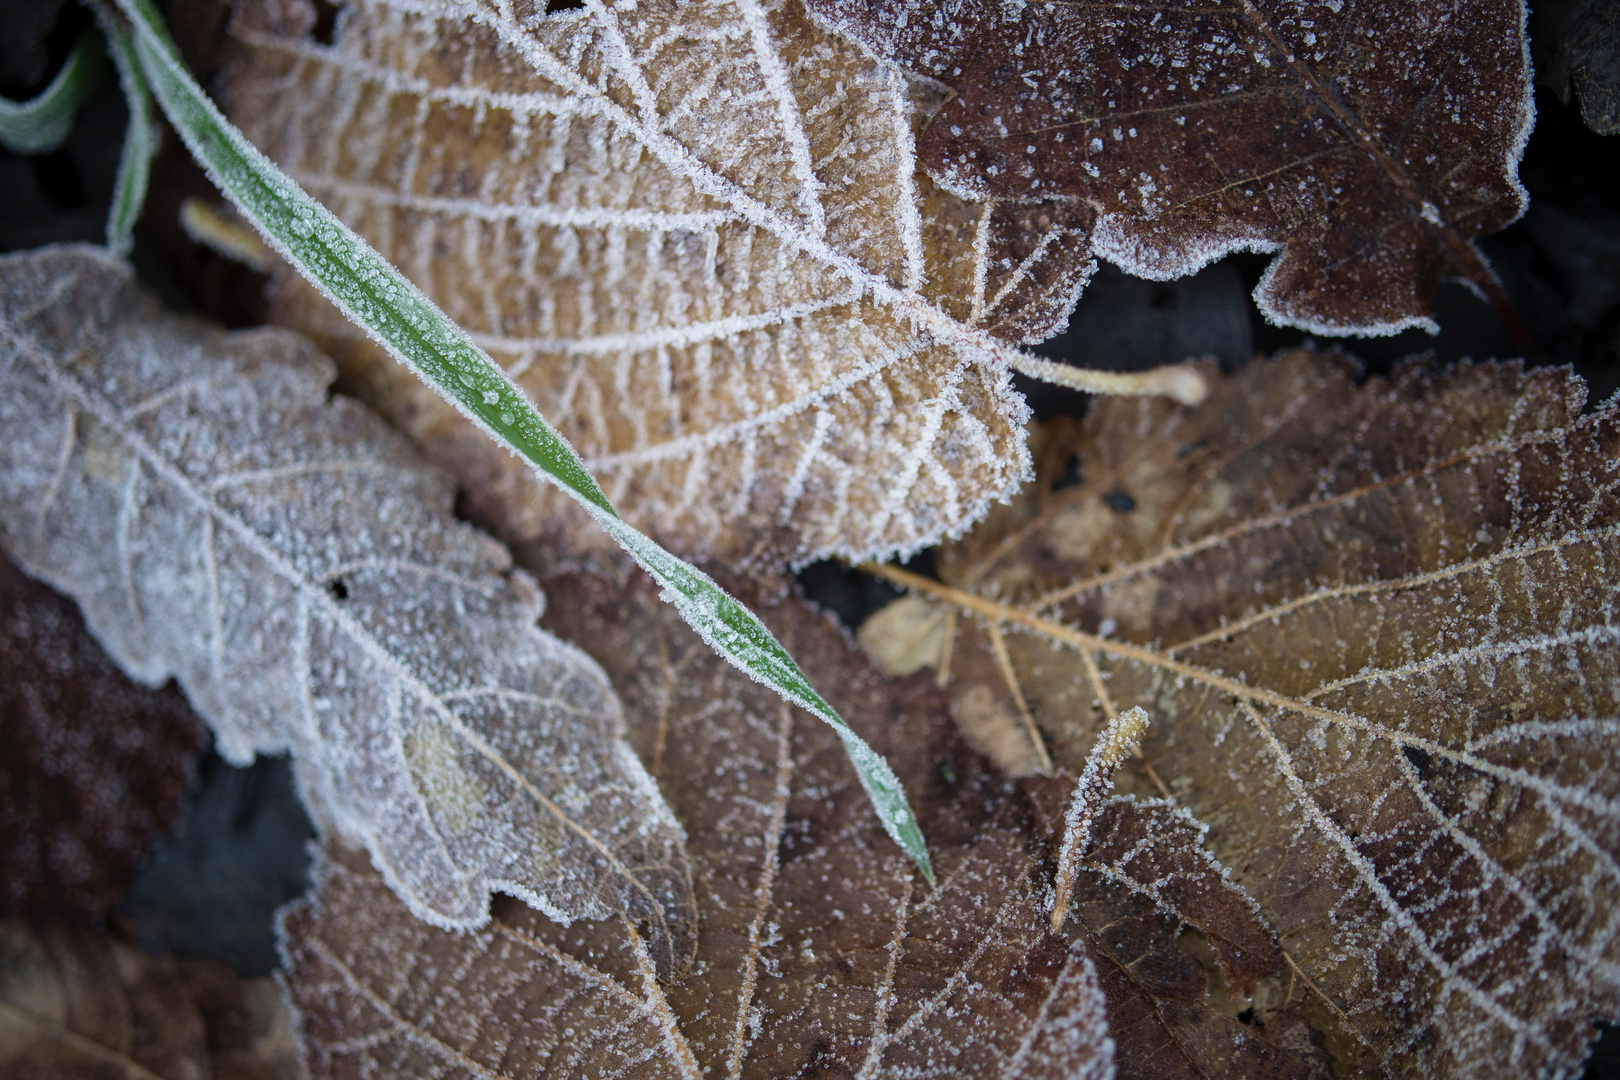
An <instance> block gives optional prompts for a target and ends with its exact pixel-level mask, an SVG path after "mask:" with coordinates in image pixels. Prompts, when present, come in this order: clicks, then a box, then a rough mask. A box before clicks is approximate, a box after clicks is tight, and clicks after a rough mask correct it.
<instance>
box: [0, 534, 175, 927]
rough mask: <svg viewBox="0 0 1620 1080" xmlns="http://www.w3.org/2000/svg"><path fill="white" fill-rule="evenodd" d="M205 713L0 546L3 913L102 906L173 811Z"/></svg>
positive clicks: (101, 912)
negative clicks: (144, 671) (134, 679)
mask: <svg viewBox="0 0 1620 1080" xmlns="http://www.w3.org/2000/svg"><path fill="white" fill-rule="evenodd" d="M203 739H204V733H203V726H202V722H201V721H200V720H199V719H198V718H197V716H196V714H195V713H193V712H192V711H191V710H190V709H189V708H187V706H186V702H185V699H184V698H183V697H181V696H180V694H179V693H178V692H177V691H175V690H174V688H173V687H166V688H164V689H162V690H149V689H147V688H145V687H141V686H136V685H134V684H133V683H131V682H130V681H129V679H128V678H126V677H125V676H124V674H123V673H122V672H120V671H119V670H118V668H117V666H116V665H115V664H114V663H113V662H112V660H111V659H109V658H108V657H107V655H106V654H105V653H103V652H102V651H101V649H100V648H98V647H97V646H96V643H95V640H94V639H93V638H91V636H90V634H89V632H88V631H86V630H85V628H84V621H83V620H82V619H81V618H80V617H79V613H78V611H77V610H76V609H75V608H74V607H73V603H72V601H70V600H68V599H66V598H65V597H62V596H58V595H57V594H55V593H53V592H52V591H51V590H50V589H48V588H46V587H45V586H44V585H41V584H39V583H38V582H36V581H31V580H29V579H28V578H26V577H24V576H23V574H22V572H21V571H20V570H18V569H17V568H16V567H15V566H13V565H12V564H11V561H10V560H9V559H7V558H6V557H5V556H4V554H0V821H4V822H5V823H6V825H5V831H4V833H3V839H0V914H4V915H6V916H15V915H19V914H26V915H49V916H52V917H58V918H59V917H61V916H62V914H63V913H64V912H74V913H77V914H81V915H84V916H88V917H90V918H96V919H99V918H102V917H104V916H105V915H106V914H107V911H108V910H109V909H110V908H111V907H112V905H113V904H114V903H115V902H117V900H118V898H119V897H120V896H122V895H123V894H124V892H125V891H126V890H127V889H128V888H129V885H130V882H131V881H133V880H134V877H135V870H136V867H137V866H138V865H139V864H140V861H141V858H142V856H143V855H144V854H145V852H146V848H147V845H148V844H150V843H151V842H152V841H153V840H155V839H157V838H158V837H159V836H160V835H162V834H163V833H164V832H166V831H167V830H168V829H169V827H170V826H172V825H173V824H174V823H175V821H176V819H177V818H178V817H179V816H180V808H181V803H182V800H183V798H184V796H185V793H186V789H187V788H189V787H190V786H191V783H192V781H193V780H194V779H195V778H196V763H197V756H198V754H199V753H200V752H201V751H202V748H203V745H204V743H203Z"/></svg>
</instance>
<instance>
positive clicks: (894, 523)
mask: <svg viewBox="0 0 1620 1080" xmlns="http://www.w3.org/2000/svg"><path fill="white" fill-rule="evenodd" d="M314 27H315V18H314V11H313V8H311V7H309V6H308V5H305V4H301V3H298V2H286V3H282V2H276V3H271V2H269V0H241V2H240V3H239V4H238V5H237V11H236V14H235V17H234V20H233V30H232V33H233V35H234V39H235V41H236V42H237V43H238V44H239V46H240V50H239V56H238V57H237V59H236V61H235V63H234V64H233V65H232V66H231V67H230V68H228V69H227V71H226V73H225V77H224V80H223V94H224V98H225V101H226V106H227V110H228V112H229V114H230V116H231V117H232V119H233V120H234V121H235V122H236V123H238V124H239V125H240V126H241V127H242V129H243V130H244V131H245V132H246V133H247V134H248V135H249V137H250V138H252V139H253V140H254V142H255V143H256V144H257V145H258V146H259V147H261V148H262V149H263V150H264V151H265V152H266V153H267V154H269V156H270V157H272V158H273V159H275V160H276V162H277V163H278V164H279V165H280V166H281V167H282V168H283V169H285V170H286V171H287V172H288V173H289V174H290V175H291V176H292V177H294V178H295V179H296V180H298V182H299V183H301V184H302V185H304V186H305V187H306V188H307V189H308V190H309V191H310V192H311V193H312V194H314V195H315V196H316V197H318V198H319V199H321V200H322V201H323V202H324V203H325V204H326V205H327V206H329V207H330V208H331V209H332V210H333V211H334V212H335V213H336V214H338V215H339V216H340V217H341V218H343V219H344V221H345V222H346V223H348V224H349V225H351V226H352V227H353V228H354V229H355V230H356V231H357V232H359V233H360V234H361V235H363V236H365V237H366V238H367V240H369V241H370V242H371V243H372V244H373V245H375V246H376V248H377V249H378V250H379V251H380V252H381V253H382V254H383V255H384V256H385V257H387V258H388V259H389V260H390V261H392V262H393V263H394V264H395V265H397V266H398V267H399V268H400V269H401V271H402V272H403V273H405V274H406V275H407V276H408V277H409V278H411V280H412V281H414V282H415V283H416V284H417V285H418V286H420V287H421V288H422V289H423V290H424V291H425V292H426V293H427V294H428V295H429V296H430V297H432V298H433V299H434V301H435V302H436V303H438V304H439V305H440V306H441V307H442V308H443V309H444V310H445V311H446V312H447V313H448V314H449V315H450V316H451V317H452V318H454V319H455V320H456V321H457V322H458V323H459V324H461V325H462V326H463V327H465V328H466V329H467V330H468V331H469V333H471V335H472V337H473V339H474V340H475V341H477V342H478V343H479V344H480V345H482V346H483V347H484V348H485V349H487V350H488V351H489V352H490V354H491V355H492V356H494V357H495V358H496V360H497V361H499V362H500V363H502V364H503V365H504V366H505V367H506V369H507V370H508V371H509V372H511V373H512V374H513V375H514V377H515V378H516V379H517V380H518V382H519V383H520V384H521V385H522V386H523V388H524V389H525V390H526V391H527V392H528V393H529V394H530V395H531V396H532V397H533V399H534V400H535V402H536V404H537V405H538V407H539V408H540V410H541V412H542V413H544V414H545V415H546V416H547V417H549V418H550V419H551V420H552V421H553V422H554V423H555V424H556V425H557V427H558V428H559V430H561V431H562V433H563V434H564V435H565V436H566V437H567V438H568V439H569V440H570V441H571V442H572V444H573V445H574V446H575V447H576V448H578V449H579V451H580V453H581V456H582V457H583V459H584V460H585V462H586V464H587V465H588V466H589V467H590V469H591V470H592V472H593V474H594V475H595V476H596V477H597V478H598V479H599V480H600V481H601V483H602V486H603V489H604V490H605V491H606V493H607V495H608V497H609V498H610V499H611V500H612V501H613V503H614V505H615V506H617V507H618V508H620V510H621V511H622V512H624V513H625V515H626V517H627V518H628V519H629V520H631V521H632V522H633V523H635V524H636V525H637V526H638V527H640V528H643V529H645V530H646V531H648V532H649V533H651V534H653V535H656V536H657V537H659V538H660V539H661V540H663V541H664V542H666V543H668V544H669V545H670V546H672V547H674V548H676V549H678V550H681V551H685V552H687V553H694V554H697V555H706V556H716V557H726V558H729V559H731V560H732V561H733V562H734V563H735V562H736V560H738V559H748V560H752V561H753V562H754V563H755V564H757V565H769V566H772V567H773V568H774V566H775V565H777V564H779V561H780V560H781V559H783V558H789V559H792V560H795V561H806V560H808V559H810V558H812V557H815V556H818V555H824V554H827V553H831V552H842V553H845V554H848V555H853V556H859V555H863V554H869V553H875V552H890V551H894V550H897V549H915V548H918V547H921V546H924V545H926V544H928V543H931V542H933V541H935V540H936V539H938V538H939V537H941V536H944V535H955V534H959V533H960V532H961V530H962V529H963V528H965V527H966V525H967V524H968V523H969V522H971V521H972V520H974V519H975V518H977V517H978V516H980V515H982V514H983V512H984V511H985V509H986V508H987V507H988V506H989V505H990V504H991V502H992V501H993V500H995V499H997V498H999V497H1001V496H1004V495H1006V494H1009V493H1010V492H1011V491H1013V490H1014V489H1015V488H1016V486H1017V485H1018V484H1019V483H1020V482H1021V481H1022V480H1023V479H1024V478H1025V477H1026V475H1027V471H1028V456H1027V454H1026V452H1025V449H1024V431H1023V422H1024V419H1025V417H1026V415H1027V411H1026V408H1025V406H1024V403H1023V401H1022V399H1021V398H1020V397H1019V396H1018V395H1017V394H1016V393H1014V392H1013V390H1012V388H1011V384H1010V381H1009V379H1010V374H1009V369H1010V368H1013V367H1019V366H1023V367H1025V368H1029V367H1030V365H1032V364H1033V365H1037V366H1038V365H1040V364H1041V363H1043V361H1040V360H1038V359H1037V358H1034V357H1030V356H1026V355H1024V354H1022V353H1020V352H1019V351H1018V350H1017V349H1016V348H1015V347H1013V346H1012V345H1009V344H1008V342H1009V341H1013V342H1018V341H1035V340H1040V339H1043V338H1045V337H1047V336H1049V335H1050V334H1051V333H1052V332H1053V331H1054V330H1056V329H1058V328H1060V327H1061V326H1062V325H1063V324H1064V322H1065V320H1066V318H1067V315H1068V312H1069V310H1070V309H1071V308H1072V307H1073V303H1074V300H1075V297H1076V296H1077V294H1078V292H1079V289H1080V287H1081V285H1082V284H1083V282H1084V281H1085V279H1086V278H1087V276H1088V275H1089V274H1090V263H1089V262H1088V261H1087V260H1086V259H1085V258H1082V259H1080V260H1079V261H1076V260H1074V259H1072V258H1069V257H1068V255H1067V254H1065V252H1066V251H1067V250H1068V249H1071V248H1074V247H1075V246H1076V245H1080V244H1081V242H1082V241H1083V239H1084V237H1083V234H1082V232H1081V231H1079V230H1077V228H1076V226H1075V221H1074V217H1075V214H1074V210H1073V208H1072V207H1071V206H1070V205H1068V204H1067V203H1061V202H1054V203H1041V204H1032V205H1023V204H1012V203H1004V202H996V201H982V202H968V201H965V200H963V199H960V198H958V197H956V196H954V195H952V194H950V193H949V192H946V191H944V190H942V189H940V188H939V187H938V186H937V185H935V184H933V183H932V181H930V180H929V179H928V177H927V176H926V175H925V174H922V173H919V172H918V171H917V169H916V168H915V165H914V156H915V155H914V152H913V145H912V142H913V137H914V133H915V131H916V129H917V127H918V126H919V125H920V123H921V121H922V118H923V117H924V116H925V115H926V112H927V111H928V109H930V108H932V107H933V106H934V104H936V103H935V102H934V96H935V95H936V91H935V90H933V89H931V88H929V87H926V86H923V85H921V84H919V83H915V82H913V81H911V80H908V79H907V78H905V77H904V76H902V75H901V74H900V73H899V72H898V71H896V70H894V69H893V68H892V67H889V66H886V65H883V64H879V63H877V62H876V61H873V60H872V59H870V58H868V57H866V56H864V55H862V54H861V53H860V51H859V50H858V49H857V48H856V47H855V45H854V44H852V43H851V42H848V41H846V40H844V39H842V38H840V37H838V36H836V35H833V34H829V33H828V32H826V31H825V30H822V29H820V28H818V27H817V26H816V25H815V24H813V23H812V22H811V21H810V20H809V19H808V18H807V16H806V15H805V13H804V11H803V9H802V7H801V6H800V4H799V3H798V0H786V2H780V3H775V2H773V3H761V2H757V0H704V2H700V3H688V2H682V3H675V2H673V0H654V2H638V3H634V4H631V3H616V4H601V5H592V6H589V7H585V8H580V9H569V10H563V11H558V12H554V13H550V14H548V13H547V10H546V8H545V7H544V6H542V5H541V4H539V3H527V2H525V3H520V4H516V5H513V4H505V3H494V2H488V3H485V2H467V3H455V4H448V5H444V6H442V7H435V8H432V9H431V10H428V9H423V8H421V7H420V6H419V5H415V4H411V3H392V2H388V0H357V2H355V3H352V4H347V5H345V6H344V8H343V11H342V14H341V16H340V17H339V19H338V21H337V23H336V25H335V27H334V29H333V32H332V34H331V35H330V36H331V38H332V41H331V44H322V43H321V42H319V41H317V40H316V39H315V37H314ZM274 317H275V318H276V319H277V320H278V321H282V322H285V323H288V324H290V325H294V326H297V327H299V328H300V329H303V330H305V331H306V332H308V333H310V334H312V335H313V336H314V337H316V339H317V340H319V341H321V342H322V344H323V346H325V347H326V348H327V349H328V350H329V351H331V352H332V353H333V354H334V355H335V356H337V357H338V359H339V362H340V363H341V364H343V365H344V366H345V370H346V372H347V375H346V377H347V378H348V379H349V380H350V382H349V384H348V385H352V386H353V387H355V388H356V392H358V393H360V394H361V396H363V397H365V398H366V399H367V400H370V401H372V402H373V403H375V404H376V405H377V406H378V407H379V408H380V409H381V410H382V411H383V412H385V414H386V415H388V416H389V417H390V418H391V419H393V420H394V421H395V422H396V423H397V424H398V425H399V426H401V427H402V428H403V429H404V430H406V431H408V432H409V433H411V434H412V435H413V436H415V437H416V438H417V439H418V440H419V441H420V442H422V443H423V445H424V446H426V447H427V448H428V450H429V452H430V453H432V454H434V455H436V456H437V457H438V458H439V459H440V460H443V461H446V462H449V463H450V464H451V465H452V466H453V468H454V469H455V471H456V472H457V475H458V477H459V478H460V479H461V480H462V481H463V484H464V486H465V487H466V489H467V491H468V497H469V504H470V506H471V507H472V508H473V510H474V511H475V512H476V513H477V514H478V515H480V517H481V518H483V519H486V520H488V521H490V522H491V523H492V524H493V525H494V527H495V529H496V532H497V534H498V535H500V536H501V537H502V538H503V539H506V540H507V541H508V542H512V543H518V542H527V541H531V540H534V539H536V538H538V537H542V536H547V535H555V534H557V533H558V531H559V530H561V529H562V528H563V523H565V522H569V521H571V520H573V519H572V518H571V517H570V516H569V515H570V513H571V512H570V511H568V510H566V509H564V507H563V503H564V502H565V501H564V500H558V499H556V498H554V497H553V495H552V493H550V492H549V491H548V490H547V489H545V488H542V487H540V486H539V485H537V483H536V482H535V481H534V479H533V478H532V477H530V476H529V475H528V474H527V473H526V472H525V471H524V470H523V469H522V468H521V467H520V466H519V465H518V464H516V463H515V462H513V461H512V460H510V459H509V458H508V457H507V455H505V454H504V453H502V452H500V451H499V450H497V449H496V448H495V447H493V446H490V445H488V444H487V442H486V440H484V439H483V437H482V436H480V435H479V434H478V433H477V432H475V431H474V430H473V429H472V428H471V427H469V426H468V425H466V424H464V423H463V422H461V420H460V419H459V418H458V417H456V416H455V414H454V413H453V411H452V410H451V409H450V408H449V407H448V406H445V405H443V404H442V403H440V402H438V401H436V400H435V399H433V397H432V395H431V394H429V393H428V392H426V391H424V390H423V389H422V388H420V387H419V386H417V385H416V384H415V383H414V381H413V380H412V379H411V377H410V376H408V375H406V374H404V373H402V372H400V371H398V370H396V369H395V368H394V366H393V365H391V364H390V363H389V362H388V361H387V360H386V358H384V357H382V356H381V354H380V353H379V352H377V351H376V350H374V349H369V348H367V347H366V346H365V345H364V344H363V339H362V337H361V335H360V333H359V332H358V331H357V330H355V329H353V328H352V327H349V326H348V325H347V324H346V323H345V322H344V321H343V320H342V319H341V317H339V316H338V315H337V314H336V312H335V310H334V309H332V308H330V307H329V306H328V305H327V304H326V302H325V301H323V300H321V299H320V298H319V297H318V296H317V295H316V294H315V293H314V292H313V290H311V289H309V288H308V287H307V286H304V285H302V284H301V283H300V282H299V281H298V280H297V279H296V278H294V277H292V276H290V275H285V274H284V275H282V276H281V278H280V279H279V292H278V299H277V301H276V311H275V316H274ZM1048 366H1049V367H1050V366H1051V365H1048ZM1097 378H1099V379H1102V380H1104V381H1106V380H1108V379H1109V378H1111V376H1108V375H1104V374H1100V373H1099V374H1098V375H1097ZM1178 385H1179V384H1178ZM581 542H586V543H588V542H589V541H588V540H585V541H581Z"/></svg>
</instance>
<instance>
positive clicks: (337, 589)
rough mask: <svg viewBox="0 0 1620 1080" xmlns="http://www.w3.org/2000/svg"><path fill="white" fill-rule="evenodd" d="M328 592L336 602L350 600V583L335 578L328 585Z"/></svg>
mask: <svg viewBox="0 0 1620 1080" xmlns="http://www.w3.org/2000/svg"><path fill="white" fill-rule="evenodd" d="M326 591H327V592H329V593H331V594H332V599H334V600H347V599H348V598H349V583H348V582H346V581H344V580H343V579H342V578H333V579H332V580H331V581H328V582H327V583H326Z"/></svg>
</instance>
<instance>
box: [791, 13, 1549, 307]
mask: <svg viewBox="0 0 1620 1080" xmlns="http://www.w3.org/2000/svg"><path fill="white" fill-rule="evenodd" d="M806 3H807V5H808V6H809V8H810V10H811V11H812V12H814V13H816V14H817V15H818V16H820V17H823V18H825V19H826V20H827V21H828V22H829V23H831V24H832V25H834V26H836V27H838V28H839V29H841V30H843V31H844V32H846V33H848V34H850V35H851V36H852V37H854V38H855V39H857V40H858V41H860V42H861V43H862V44H863V45H865V46H866V47H867V48H870V49H871V50H873V51H874V53H876V54H877V55H878V56H880V57H883V58H884V59H888V60H892V61H895V62H897V63H899V64H900V65H901V66H903V67H905V68H907V69H909V70H911V71H915V72H917V73H920V74H922V75H925V76H928V77H931V78H935V79H938V80H939V81H940V82H942V83H944V84H945V85H946V86H948V87H950V88H951V89H952V90H953V91H954V92H955V96H953V97H952V98H951V99H950V100H949V101H948V102H947V103H946V104H945V106H944V107H943V108H942V109H941V110H940V111H939V113H938V114H937V115H936V116H934V118H933V120H932V121H931V122H930V123H929V125H928V127H927V129H926V130H924V132H923V133H922V135H921V136H919V138H918V144H917V153H918V157H919V160H920V161H921V162H922V163H923V164H924V166H925V167H927V168H928V169H929V170H930V171H931V172H932V173H933V174H934V175H935V176H937V177H938V178H939V181H940V182H941V183H942V184H943V185H944V186H946V187H947V188H950V189H953V190H957V191H962V192H966V193H971V194H973V195H976V196H978V197H981V198H999V199H1053V198H1067V199H1072V200H1075V201H1076V203H1077V204H1078V205H1079V206H1082V207H1084V208H1085V212H1084V213H1082V214H1080V215H1078V216H1077V217H1076V218H1075V219H1074V225H1073V227H1074V228H1075V230H1076V234H1077V235H1081V234H1083V233H1089V234H1090V237H1091V243H1090V251H1092V252H1095V253H1096V254H1098V255H1100V256H1101V257H1103V258H1105V259H1107V260H1108V261H1110V262H1112V263H1115V264H1117V265H1118V266H1120V267H1121V268H1122V269H1124V270H1126V271H1127V272H1129V273H1132V274H1138V275H1141V276H1143V277H1150V278H1157V279H1161V280H1162V279H1165V278H1173V277H1180V276H1182V275H1184V274H1190V273H1192V272H1193V271H1194V270H1196V269H1198V268H1199V267H1200V266H1203V265H1204V264H1205V263H1207V262H1210V261H1212V260H1214V259H1216V258H1219V257H1220V256H1221V255H1224V254H1226V253H1227V252H1230V251H1237V250H1259V251H1277V252H1279V255H1278V258H1277V259H1276V260H1275V261H1274V262H1273V263H1272V264H1271V267H1270V269H1269V270H1268V271H1267V273H1266V276H1265V278H1264V280H1262V282H1261V284H1260V287H1259V288H1258V289H1257V290H1256V292H1255V299H1256V300H1257V301H1258V302H1259V304H1260V307H1261V310H1262V311H1264V312H1265V314H1266V316H1267V317H1268V318H1270V319H1272V320H1274V321H1278V322H1282V323H1286V324H1290V325H1295V326H1301V327H1304V328H1307V329H1310V330H1313V331H1315V332H1318V333H1329V334H1345V333H1392V332H1394V331H1396V330H1398V329H1401V328H1403V327H1407V326H1414V325H1426V326H1433V320H1432V318H1431V312H1432V310H1433V302H1434V293H1435V289H1436V287H1437V286H1438V285H1439V283H1440V281H1441V279H1442V278H1444V277H1449V276H1462V277H1464V278H1467V279H1470V280H1472V281H1475V282H1476V283H1478V284H1479V285H1480V286H1481V287H1484V288H1487V289H1491V288H1493V287H1494V277H1493V276H1492V275H1491V274H1490V271H1489V270H1487V269H1486V268H1485V266H1484V264H1483V263H1482V262H1481V260H1480V257H1479V255H1478V253H1477V252H1475V251H1474V249H1473V246H1472V241H1473V240H1474V239H1475V238H1476V237H1478V236H1481V235H1483V234H1485V233H1489V232H1494V231H1495V230H1497V229H1500V228H1501V227H1502V226H1504V225H1506V224H1507V223H1508V222H1510V221H1512V220H1514V219H1515V218H1516V217H1518V216H1519V214H1520V213H1522V212H1523V210H1524V206H1525V194H1524V190H1523V189H1522V188H1521V187H1520V186H1519V183H1518V180H1517V178H1516V173H1517V167H1518V161H1519V155H1520V153H1521V152H1522V150H1523V147H1524V142H1525V140H1526V139H1527V138H1528V136H1529V132H1530V127H1531V124H1532V123H1533V120H1534V109H1533V107H1532V104H1531V95H1530V71H1529V64H1528V55H1527V52H1526V47H1525V38H1524V32H1523V20H1524V4H1523V2H1522V0H1450V2H1448V3H1445V4H1436V3H1434V2H1433V0H1309V2H1306V3H1297V2H1293V0H1287V2H1280V0H1226V2H1218V3H1198V4H1180V5H1168V6H1166V5H1158V4H1146V3H1144V4H1070V3H1051V4H1029V5H1026V4H1023V3H1003V2H999V0H952V2H950V3H946V4H942V5H918V4H916V3H915V2H914V0H806ZM1396 28H1398V30H1397V29H1396ZM1072 257H1073V258H1075V259H1077V260H1084V259H1086V258H1088V257H1089V252H1088V251H1087V250H1086V249H1085V248H1082V247H1077V248H1076V249H1075V250H1074V251H1073V253H1072Z"/></svg>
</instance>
